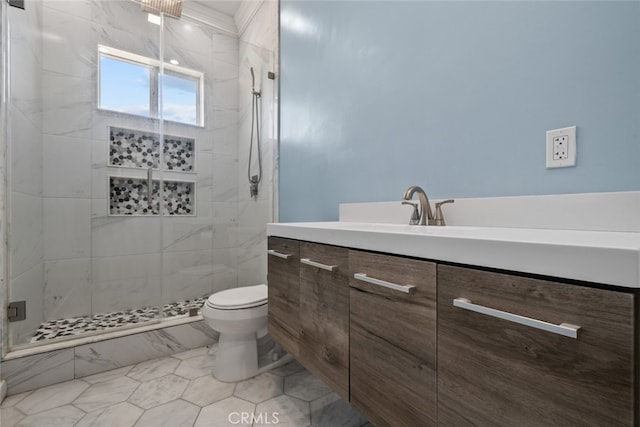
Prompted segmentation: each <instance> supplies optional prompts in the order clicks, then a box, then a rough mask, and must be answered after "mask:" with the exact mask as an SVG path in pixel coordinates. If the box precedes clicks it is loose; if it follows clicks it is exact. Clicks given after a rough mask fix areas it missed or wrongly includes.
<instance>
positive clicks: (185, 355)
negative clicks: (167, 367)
mask: <svg viewBox="0 0 640 427" xmlns="http://www.w3.org/2000/svg"><path fill="white" fill-rule="evenodd" d="M208 351H209V348H208V347H198V348H194V349H193V350H187V351H183V352H181V353H176V354H172V355H171V357H175V358H176V359H180V360H186V359H191V358H192V357H196V356H204V355H205V354H207V353H208Z"/></svg>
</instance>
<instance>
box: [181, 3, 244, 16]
mask: <svg viewBox="0 0 640 427" xmlns="http://www.w3.org/2000/svg"><path fill="white" fill-rule="evenodd" d="M184 1H185V3H187V2H193V3H199V4H200V5H202V6H205V7H208V8H210V9H213V10H216V11H218V12H221V13H224V14H225V15H228V16H231V17H233V16H234V15H235V14H236V11H237V10H238V8H239V7H240V3H242V1H243V0H184Z"/></svg>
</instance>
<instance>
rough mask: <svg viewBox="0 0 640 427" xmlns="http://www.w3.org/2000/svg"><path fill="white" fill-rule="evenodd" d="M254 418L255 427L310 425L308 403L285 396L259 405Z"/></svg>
mask: <svg viewBox="0 0 640 427" xmlns="http://www.w3.org/2000/svg"><path fill="white" fill-rule="evenodd" d="M256 418H257V419H256V422H254V424H253V425H254V426H255V427H258V426H260V427H261V426H271V425H273V424H276V425H277V426H278V427H303V426H308V425H310V424H311V417H310V413H309V403H307V402H305V401H303V400H300V399H296V398H295V397H291V396H287V395H286V394H283V395H281V396H278V397H276V398H274V399H269V400H267V401H266V402H262V403H259V404H258V406H257V408H256ZM276 420H277V422H276Z"/></svg>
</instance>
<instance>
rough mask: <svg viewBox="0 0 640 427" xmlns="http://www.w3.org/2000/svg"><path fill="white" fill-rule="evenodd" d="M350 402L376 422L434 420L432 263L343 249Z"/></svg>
mask: <svg viewBox="0 0 640 427" xmlns="http://www.w3.org/2000/svg"><path fill="white" fill-rule="evenodd" d="M349 262H350V274H349V282H350V291H349V293H350V306H351V317H350V335H351V340H350V346H351V348H350V361H351V362H350V367H351V369H350V387H351V392H350V396H351V405H352V406H353V407H354V408H355V409H356V410H358V411H359V412H360V413H361V414H362V415H363V416H365V417H366V418H367V419H368V420H369V421H370V422H371V423H373V424H374V425H376V426H407V427H414V426H425V427H426V426H433V425H435V424H436V264H434V263H432V262H427V261H420V260H414V259H408V258H402V257H398V256H388V255H380V254H373V253H368V252H362V251H353V250H352V251H350V254H349Z"/></svg>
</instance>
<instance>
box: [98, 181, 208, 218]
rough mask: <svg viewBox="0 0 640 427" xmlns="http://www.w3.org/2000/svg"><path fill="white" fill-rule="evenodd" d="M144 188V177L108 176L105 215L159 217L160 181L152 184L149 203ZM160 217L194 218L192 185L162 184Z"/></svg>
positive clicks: (187, 182) (182, 182)
mask: <svg viewBox="0 0 640 427" xmlns="http://www.w3.org/2000/svg"><path fill="white" fill-rule="evenodd" d="M147 188H148V187H147V180H146V179H144V178H133V177H119V176H110V177H109V215H114V216H120V215H131V216H147V215H159V214H160V197H159V190H160V181H157V180H154V181H153V184H152V192H151V203H149V192H148V190H147ZM162 214H163V215H166V216H173V215H188V216H195V214H196V212H195V182H193V181H167V180H165V181H163V186H162Z"/></svg>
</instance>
